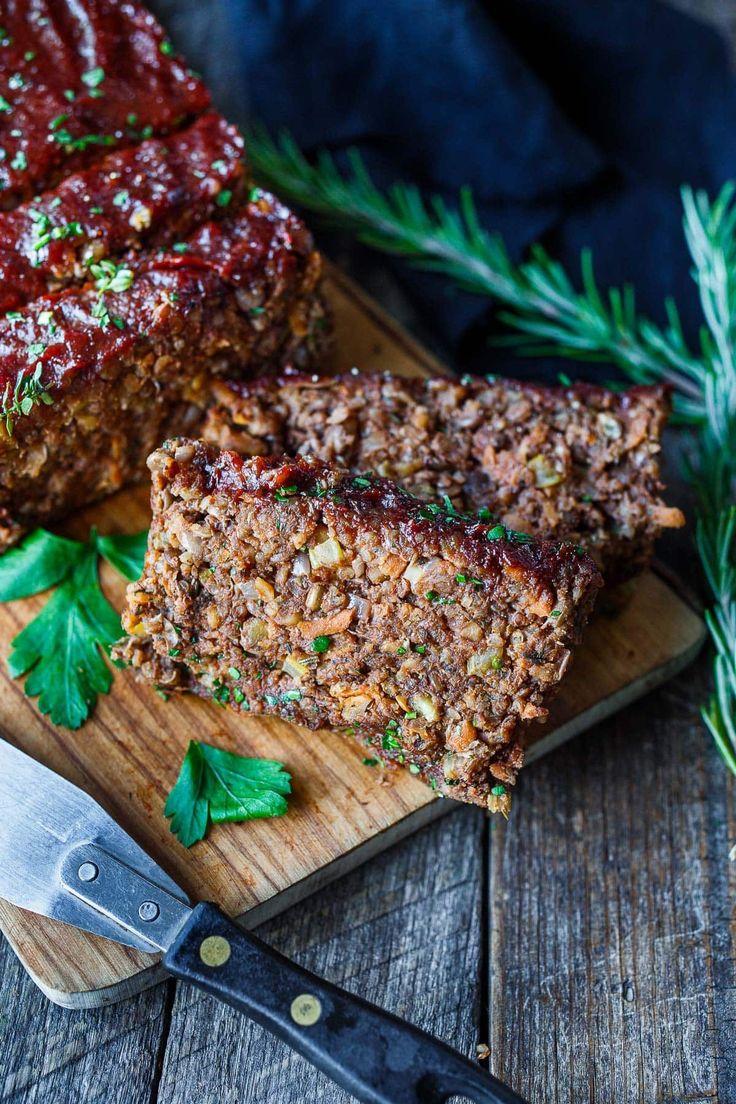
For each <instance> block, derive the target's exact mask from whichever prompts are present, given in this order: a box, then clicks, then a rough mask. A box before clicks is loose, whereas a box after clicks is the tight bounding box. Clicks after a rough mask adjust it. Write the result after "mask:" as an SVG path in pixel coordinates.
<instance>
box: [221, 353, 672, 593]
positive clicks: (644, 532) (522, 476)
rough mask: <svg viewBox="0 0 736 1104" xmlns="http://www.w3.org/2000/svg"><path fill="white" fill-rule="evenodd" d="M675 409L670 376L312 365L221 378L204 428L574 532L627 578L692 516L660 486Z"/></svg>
mask: <svg viewBox="0 0 736 1104" xmlns="http://www.w3.org/2000/svg"><path fill="white" fill-rule="evenodd" d="M669 408H670V403H669V393H668V391H667V389H666V388H663V387H633V388H631V389H630V390H628V391H623V392H614V391H610V390H607V389H606V388H603V387H596V386H593V385H589V384H576V385H573V386H570V387H543V386H538V385H534V384H530V383H522V382H520V381H518V380H501V379H487V380H486V379H473V378H469V377H465V378H464V379H463V380H462V381H459V380H452V379H446V378H437V379H430V380H421V379H413V380H408V379H401V378H398V377H395V376H391V375H379V374H360V373H353V374H348V375H345V376H341V377H333V378H330V377H326V376H301V377H291V378H285V379H282V380H273V379H263V380H254V381H249V382H243V383H237V382H236V383H228V382H222V383H219V384H218V385H217V386H216V388H215V392H214V403H213V405H212V407H211V409H210V411H209V414H208V417H207V421H206V424H205V427H204V430H203V436H204V437H205V438H206V439H207V440H209V441H211V442H213V443H215V444H218V445H221V446H225V447H229V448H236V449H238V450H239V451H241V452H243V453H244V454H246V455H260V454H264V453H265V454H268V453H284V452H285V453H289V454H306V453H312V454H314V455H315V456H318V457H320V458H322V459H323V460H327V461H330V462H334V463H337V464H340V465H342V466H344V467H347V468H350V469H351V470H352V471H355V472H361V471H373V472H376V473H377V474H379V475H383V476H386V477H388V478H390V479H393V480H395V481H397V482H398V483H400V484H401V485H402V486H404V487H406V488H407V490H409V491H411V492H412V494H415V495H418V496H419V497H420V498H423V499H428V500H439V499H441V498H442V497H443V496H448V497H449V499H450V500H451V501H452V503H453V505H455V506H456V507H457V508H458V509H459V510H461V511H467V512H470V513H477V511H478V510H490V511H491V512H492V513H493V514H494V515H495V516H497V517H498V519H499V520H500V521H501V522H503V523H504V524H506V525H508V526H510V527H512V528H514V529H522V530H525V531H527V532H530V533H533V534H534V535H535V536H539V537H544V538H549V539H554V540H559V539H562V538H570V539H572V540H573V541H575V542H576V543H579V544H583V545H585V547H586V548H587V549H588V550H589V551H590V552H591V554H592V555H593V557H594V558H595V559H596V560H597V562H598V563H599V565H600V566H601V568H602V570H603V573H604V575H605V578H606V581H607V582H608V583H618V582H622V581H624V580H625V579H628V578H630V577H631V576H633V575H635V574H636V573H637V572H639V571H641V570H642V569H643V568H645V567H646V566H647V565H648V564H649V562H650V560H651V557H652V553H653V548H654V542H655V539H656V538H657V537H658V536H659V535H660V533H661V532H662V530H663V529H665V528H669V527H678V526H680V525H683V524H684V518H683V515H682V513H681V512H680V510H678V509H676V508H673V507H669V506H667V505H665V503H664V502H663V501H662V499H661V497H660V494H661V491H662V489H663V485H662V482H661V480H660V472H659V452H660V448H661V437H662V431H663V428H664V425H665V422H666V419H667V414H668V412H669Z"/></svg>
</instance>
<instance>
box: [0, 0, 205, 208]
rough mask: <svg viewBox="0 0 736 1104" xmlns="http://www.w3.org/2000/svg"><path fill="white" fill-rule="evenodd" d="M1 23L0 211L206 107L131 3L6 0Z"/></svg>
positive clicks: (150, 20) (196, 86)
mask: <svg viewBox="0 0 736 1104" xmlns="http://www.w3.org/2000/svg"><path fill="white" fill-rule="evenodd" d="M0 19H1V22H2V31H1V32H0V95H2V101H0V107H1V108H2V110H0V147H2V149H3V150H4V153H5V156H4V158H3V160H2V162H0V207H3V208H5V209H8V208H12V207H14V206H16V205H17V204H18V203H19V202H22V201H23V200H26V199H30V198H31V197H32V196H33V195H35V194H36V193H37V192H39V191H42V190H44V189H46V188H48V187H50V186H53V185H54V184H55V183H56V182H57V181H58V180H59V179H61V177H62V176H64V175H66V174H68V173H70V172H73V171H74V170H76V169H78V168H80V167H82V166H85V165H89V164H91V163H92V162H93V161H96V160H98V158H99V157H100V156H101V155H103V154H105V153H107V152H109V150H110V148H111V147H120V146H131V145H134V144H136V143H137V142H139V141H141V139H145V138H149V137H151V136H152V135H159V134H168V133H170V132H171V131H173V130H177V129H178V128H179V127H180V126H182V125H183V124H184V123H185V122H186V121H187V120H190V119H192V118H194V117H195V116H197V115H200V114H201V113H202V112H203V111H206V110H207V108H208V107H209V103H210V97H209V93H208V92H207V90H206V88H205V87H204V85H203V84H202V82H201V81H200V80H199V79H198V78H196V77H194V76H193V75H192V74H191V73H190V72H189V71H188V69H187V68H186V66H185V65H184V63H183V62H182V60H181V58H179V57H177V56H176V55H175V54H174V51H173V50H172V48H171V45H170V44H169V42H168V41H167V39H166V37H165V35H164V32H163V30H162V29H161V27H160V26H159V24H158V23H157V22H156V20H155V19H154V17H153V16H152V15H151V14H150V12H148V11H146V9H145V8H143V7H142V6H141V5H140V4H138V3H136V2H134V0H75V2H74V3H66V2H63V0H37V2H34V3H29V2H28V0H9V2H8V3H4V4H3V5H2V11H1V12H0Z"/></svg>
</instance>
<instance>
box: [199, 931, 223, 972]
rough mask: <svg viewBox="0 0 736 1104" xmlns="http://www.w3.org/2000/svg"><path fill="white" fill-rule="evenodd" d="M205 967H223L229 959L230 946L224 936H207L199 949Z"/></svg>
mask: <svg viewBox="0 0 736 1104" xmlns="http://www.w3.org/2000/svg"><path fill="white" fill-rule="evenodd" d="M199 957H200V958H201V959H202V961H203V962H204V964H205V966H224V965H225V963H226V962H227V960H228V959H229V957H230V944H229V943H228V941H227V939H225V936H224V935H208V936H207V938H206V939H203V940H202V942H201V944H200V947H199Z"/></svg>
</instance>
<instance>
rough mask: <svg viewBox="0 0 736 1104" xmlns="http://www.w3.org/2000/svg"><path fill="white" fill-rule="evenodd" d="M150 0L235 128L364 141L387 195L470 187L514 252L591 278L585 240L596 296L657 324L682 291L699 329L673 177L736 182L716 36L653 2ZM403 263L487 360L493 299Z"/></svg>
mask: <svg viewBox="0 0 736 1104" xmlns="http://www.w3.org/2000/svg"><path fill="white" fill-rule="evenodd" d="M156 6H157V7H158V10H159V11H160V13H161V14H162V16H163V18H164V19H165V20H167V21H168V22H169V23H171V22H172V21H173V23H174V26H173V27H172V33H174V37H175V39H176V40H177V43H178V45H179V46H181V47H182V48H183V49H185V50H186V51H187V52H188V53H189V55H190V56H192V57H193V58H194V60H195V62H196V64H198V66H199V68H200V69H201V70H202V71H203V72H204V73H205V76H207V78H208V79H209V80H210V81H211V83H213V85H214V87H215V91H216V95H217V98H218V100H219V101H220V105H221V106H222V107H223V109H224V110H226V112H227V113H228V114H230V115H231V116H232V117H235V118H236V119H237V120H238V121H240V122H247V121H248V119H257V120H260V121H262V122H265V123H266V124H267V125H268V126H269V127H270V128H279V127H287V128H288V129H289V130H290V131H291V132H292V133H293V135H294V136H295V138H296V140H297V142H298V143H299V144H300V145H301V146H302V147H303V148H304V149H305V151H306V152H307V153H309V152H310V151H312V150H315V149H317V148H318V147H320V146H325V147H327V148H328V149H330V150H332V151H334V152H335V153H336V154H338V155H339V154H340V152H341V151H343V150H344V149H346V148H347V147H348V146H357V147H358V148H359V149H360V150H361V152H362V153H363V155H364V157H365V160H366V162H367V164H368V165H369V168H370V170H371V172H372V174H373V175H374V177H375V178H376V180H377V181H378V182H379V183H381V184H384V185H385V184H388V183H391V182H392V181H393V180H396V179H402V180H410V181H414V182H416V183H417V184H418V185H419V186H420V187H421V188H422V189H423V190H424V191H425V192H427V193H429V192H438V193H440V194H442V195H444V196H445V197H446V198H447V200H448V201H449V202H452V201H453V200H454V198H455V197H456V195H457V190H458V188H459V187H460V186H462V185H464V184H469V185H471V186H472V188H473V192H474V195H475V198H476V202H477V205H478V208H479V212H480V216H481V220H482V223H483V224H484V225H485V226H486V227H487V228H488V229H489V230H493V231H499V232H500V233H501V234H502V235H503V236H504V238H505V240H506V242H507V243H508V246H509V248H510V250H511V251H512V254H513V255H514V256H515V257H517V258H519V257H521V256H523V253H524V250H525V248H526V247H527V246H528V245H529V243H530V242H532V241H535V240H542V241H543V242H544V243H545V245H547V247H548V248H549V249H550V250H551V251H552V252H553V253H554V254H555V255H556V256H557V257H559V259H560V260H562V261H563V262H564V264H565V265H566V266H567V267H568V268H569V270H571V271H572V272H577V270H578V266H579V254H580V249H581V247H583V246H591V247H592V248H593V251H594V256H595V265H596V272H597V274H598V276H599V278H600V282H601V284H602V285H604V286H605V285H607V284H609V283H622V282H625V281H629V282H631V283H633V284H634V285H635V286H636V289H637V299H638V302H639V305H640V307H641V308H642V309H643V310H644V311H645V312H646V313H648V314H650V315H653V316H654V317H656V318H661V317H662V306H663V302H664V299H665V297H666V296H667V295H674V297H675V298H676V300H677V302H678V304H679V305H680V307H681V310H682V314H683V315H684V318H685V322H686V327H687V328H688V329H689V330H690V332H693V331H694V330H695V329H696V328H697V325H698V324H699V313H698V309H697V302H696V296H695V294H694V289H693V286H692V282H691V278H690V276H689V272H688V263H687V257H686V253H685V247H684V242H683V237H682V233H681V229H680V221H681V210H680V201H679V186H680V184H682V183H684V182H688V183H691V184H694V185H697V186H702V187H706V188H708V189H709V190H710V191H715V190H716V189H717V188H718V187H719V186H720V185H721V184H722V183H723V181H724V180H726V179H727V178H729V177H736V82H735V81H734V78H733V76H732V73H731V70H730V67H729V62H728V57H727V52H726V49H725V46H724V44H723V43H722V42H721V40H720V38H719V36H718V35H717V33H716V32H715V31H714V30H712V29H709V28H707V27H705V26H704V25H703V24H700V23H698V22H696V21H695V20H693V19H691V18H689V17H687V16H685V15H683V14H681V13H679V12H677V11H675V10H674V9H672V8H669V7H666V6H665V5H664V4H660V3H658V2H656V0H592V2H591V0H513V3H511V4H497V3H491V2H490V0H488V2H486V3H484V2H483V0H424V2H423V0H383V2H381V0H217V2H216V3H209V4H207V3H203V2H202V0H199V2H198V3H196V4H193V5H191V4H190V5H187V4H186V3H184V4H182V0H177V2H176V3H173V0H168V5H167V2H166V0H161V2H159V4H158V5H156ZM167 6H168V8H169V9H170V10H169V11H167V10H166V9H167ZM188 7H189V8H190V9H191V10H190V13H189V14H190V16H191V15H192V13H193V12H194V13H196V15H195V16H194V17H193V18H187V15H186V10H187V8H188ZM169 17H171V18H169ZM398 271H400V272H401V274H402V279H403V280H404V281H405V283H406V285H407V287H408V288H409V290H410V292H411V294H412V295H413V297H414V299H415V301H416V302H417V304H418V305H419V307H420V309H421V310H422V311H423V313H424V315H425V317H426V318H427V319H429V320H430V323H431V325H433V326H434V327H435V328H436V330H437V332H438V334H439V335H440V336H441V337H442V338H443V339H444V340H445V341H448V342H450V343H451V344H452V345H453V346H454V347H455V349H456V350H460V354H461V360H462V359H464V360H465V361H466V362H469V363H472V365H473V366H475V367H485V368H486V370H489V369H490V368H492V367H493V365H492V364H490V363H489V361H490V360H493V359H494V358H497V356H498V354H496V353H495V352H489V351H488V348H487V333H488V328H489V325H490V324H491V321H490V312H489V309H488V304H487V301H485V300H483V299H480V298H475V297H472V296H468V295H465V294H462V293H448V287H447V282H446V281H443V280H441V279H439V278H436V277H428V276H426V275H419V274H417V273H416V272H414V271H413V270H411V269H410V268H408V267H407V266H405V265H401V266H400V267H399V269H398Z"/></svg>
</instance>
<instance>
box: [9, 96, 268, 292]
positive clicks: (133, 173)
mask: <svg viewBox="0 0 736 1104" xmlns="http://www.w3.org/2000/svg"><path fill="white" fill-rule="evenodd" d="M242 157H243V140H242V138H241V137H240V135H239V134H238V131H237V129H236V128H235V127H233V126H230V124H229V123H226V122H225V120H224V119H223V118H222V117H221V116H219V115H215V114H208V115H204V116H203V117H202V118H201V119H198V120H197V121H196V122H195V123H193V124H192V126H190V127H187V129H186V130H182V131H179V132H178V133H176V134H173V135H170V136H168V137H166V138H151V139H149V140H148V141H146V142H141V144H140V145H138V146H135V147H133V148H131V149H126V150H119V151H117V150H116V151H115V152H113V153H109V154H107V156H106V157H103V158H102V160H100V161H98V162H97V163H96V164H95V165H93V166H92V167H91V168H88V169H86V170H84V171H82V172H77V173H73V174H72V175H71V176H68V177H66V179H65V180H63V181H62V182H61V183H60V184H58V185H57V186H56V188H54V189H52V190H51V191H48V192H45V193H44V194H43V195H41V196H38V197H36V198H35V199H33V200H30V201H29V202H28V203H23V204H21V206H20V207H17V208H16V209H15V210H14V211H6V212H0V313H3V314H4V313H5V312H6V311H8V310H14V309H17V308H18V307H20V306H22V305H23V304H24V303H27V302H29V301H30V300H31V299H35V298H37V297H38V296H39V295H45V294H46V292H48V291H60V290H62V289H63V288H65V287H69V286H71V285H73V284H81V283H84V282H85V281H87V280H89V277H90V273H89V262H90V261H96V260H99V259H101V258H103V257H115V256H117V255H118V254H120V253H124V252H126V251H127V250H129V249H141V248H143V247H148V248H150V247H152V246H155V245H170V244H172V243H175V242H181V241H182V239H184V238H185V237H186V235H187V234H189V233H190V232H191V231H192V230H193V229H194V228H195V227H196V226H197V225H198V224H199V223H200V222H203V221H206V220H208V219H211V218H213V217H214V216H216V215H221V214H225V213H227V212H228V210H231V209H235V208H236V207H238V206H239V205H240V202H241V198H242V196H243V193H244V191H245V188H246V180H245V170H244V166H243V161H242ZM177 248H181V249H185V248H186V246H185V245H183V244H182V245H180V246H177Z"/></svg>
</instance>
